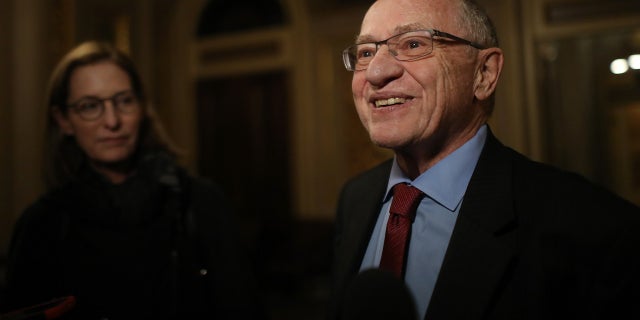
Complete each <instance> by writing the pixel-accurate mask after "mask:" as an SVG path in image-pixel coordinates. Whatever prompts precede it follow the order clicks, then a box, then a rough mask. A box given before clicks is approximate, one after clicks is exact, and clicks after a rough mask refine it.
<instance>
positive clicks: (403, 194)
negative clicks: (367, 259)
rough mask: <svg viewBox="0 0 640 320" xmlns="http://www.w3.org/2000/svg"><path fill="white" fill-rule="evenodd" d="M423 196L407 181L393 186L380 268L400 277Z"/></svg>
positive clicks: (401, 276)
mask: <svg viewBox="0 0 640 320" xmlns="http://www.w3.org/2000/svg"><path fill="white" fill-rule="evenodd" d="M423 196H424V193H422V191H420V190H418V189H416V188H415V187H412V186H410V185H407V184H405V183H399V184H396V185H395V186H394V187H393V201H392V202H391V209H389V221H388V222H387V233H386V235H385V237H384V248H383V249H382V259H381V260H380V268H381V269H383V270H388V271H391V272H393V273H394V274H395V275H396V276H398V277H399V278H403V277H404V262H405V260H406V256H407V248H408V243H409V235H410V234H411V223H412V222H413V220H414V219H415V217H416V209H417V208H418V204H419V203H420V200H421V199H422V197H423Z"/></svg>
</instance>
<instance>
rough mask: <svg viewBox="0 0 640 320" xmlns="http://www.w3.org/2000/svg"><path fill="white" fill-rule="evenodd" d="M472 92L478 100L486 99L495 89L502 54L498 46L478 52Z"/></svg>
mask: <svg viewBox="0 0 640 320" xmlns="http://www.w3.org/2000/svg"><path fill="white" fill-rule="evenodd" d="M479 55H480V57H479V60H478V68H477V71H476V79H475V86H474V94H475V97H476V99H478V100H481V101H483V100H487V99H488V98H489V97H491V95H492V94H493V92H494V91H495V90H496V85H497V83H498V79H499V78H500V72H502V65H503V63H504V55H503V54H502V50H501V49H500V48H488V49H484V50H482V51H481V52H480V53H479Z"/></svg>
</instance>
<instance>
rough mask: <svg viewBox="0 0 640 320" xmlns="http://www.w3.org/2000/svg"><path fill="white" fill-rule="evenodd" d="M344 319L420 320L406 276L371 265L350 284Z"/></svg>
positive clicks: (343, 314)
mask: <svg viewBox="0 0 640 320" xmlns="http://www.w3.org/2000/svg"><path fill="white" fill-rule="evenodd" d="M341 319H343V320H354V319H367V320H376V319H394V320H405V319H406V320H409V319H410V320H416V319H418V313H417V310H416V306H415V302H414V301H413V296H412V295H411V293H410V292H409V288H407V286H406V285H405V283H404V281H403V280H401V279H398V278H397V277H396V276H395V275H394V274H392V273H391V272H388V271H384V270H381V269H368V270H365V271H362V272H361V273H359V274H358V275H357V276H356V277H355V278H354V279H353V281H352V282H351V283H350V284H349V286H348V287H347V288H346V290H345V295H344V300H343V304H342V312H341Z"/></svg>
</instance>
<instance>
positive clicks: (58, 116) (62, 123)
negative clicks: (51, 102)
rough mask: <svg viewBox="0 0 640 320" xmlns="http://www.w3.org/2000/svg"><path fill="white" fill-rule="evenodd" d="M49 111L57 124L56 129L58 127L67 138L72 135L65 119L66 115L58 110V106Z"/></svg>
mask: <svg viewBox="0 0 640 320" xmlns="http://www.w3.org/2000/svg"><path fill="white" fill-rule="evenodd" d="M51 111H52V114H53V118H54V119H55V120H56V122H57V123H58V127H60V131H62V133H64V134H66V135H68V136H72V135H73V134H74V131H73V126H72V125H71V122H70V121H69V119H68V118H67V115H66V114H65V113H64V112H62V110H60V108H59V107H58V106H53V107H51Z"/></svg>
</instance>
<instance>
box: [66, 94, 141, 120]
mask: <svg viewBox="0 0 640 320" xmlns="http://www.w3.org/2000/svg"><path fill="white" fill-rule="evenodd" d="M129 95H130V96H129ZM121 97H122V98H133V99H132V101H131V102H129V103H127V102H126V101H118V100H117V99H118V98H121ZM86 101H91V102H95V103H98V106H99V108H100V111H99V112H98V113H97V114H96V115H95V116H93V117H87V116H86V114H85V115H84V116H83V113H82V111H83V110H82V109H80V106H79V105H80V104H81V103H83V102H86ZM107 101H110V102H111V104H112V105H113V108H114V110H116V111H117V112H118V113H123V114H130V113H133V112H134V111H135V110H137V109H138V107H139V105H138V104H139V102H140V101H139V97H138V95H137V94H136V93H135V92H134V91H133V90H132V89H130V90H125V91H120V92H118V93H116V94H114V95H112V96H111V97H106V98H98V97H82V98H80V99H78V100H76V101H75V102H72V103H69V104H67V105H66V107H67V109H71V110H73V112H75V113H76V114H77V115H78V116H79V117H80V118H81V119H82V120H85V121H94V120H98V119H100V117H102V115H103V114H104V110H105V108H106V105H105V102H107ZM127 104H135V106H131V107H130V108H124V107H123V106H126V105H127Z"/></svg>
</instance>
